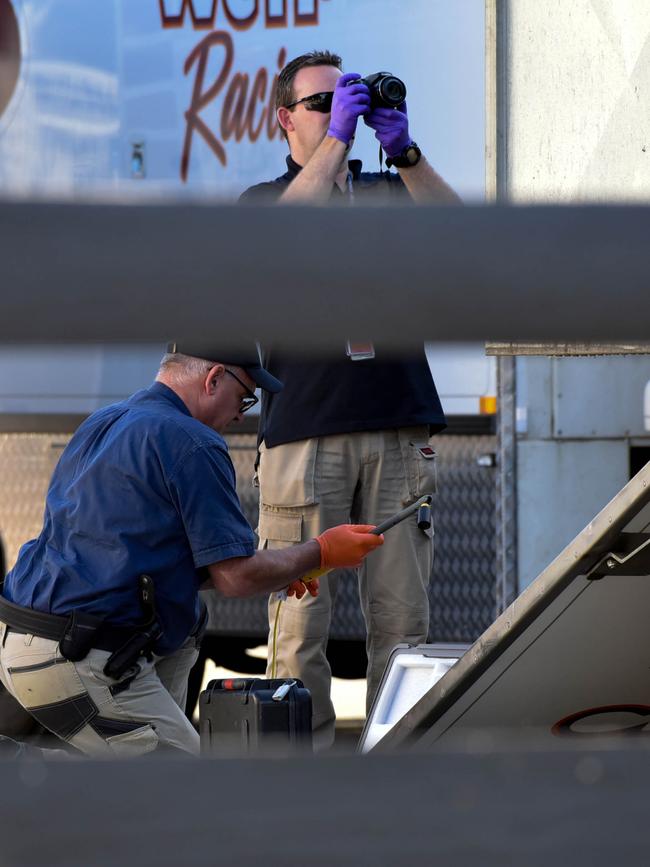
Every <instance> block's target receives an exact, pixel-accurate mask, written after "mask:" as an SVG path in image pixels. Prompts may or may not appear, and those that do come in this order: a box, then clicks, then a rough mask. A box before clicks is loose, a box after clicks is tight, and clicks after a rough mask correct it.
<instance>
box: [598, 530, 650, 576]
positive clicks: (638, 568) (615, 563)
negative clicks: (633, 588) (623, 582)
mask: <svg viewBox="0 0 650 867" xmlns="http://www.w3.org/2000/svg"><path fill="white" fill-rule="evenodd" d="M616 541H617V550H616V552H614V551H610V552H609V554H606V555H605V556H604V557H603V558H602V559H601V560H599V561H598V563H596V565H595V566H594V568H593V569H591V571H589V572H588V573H587V578H589V579H590V580H597V579H599V578H604V577H605V576H606V575H645V574H650V533H621V534H620V536H619V537H618V539H617V540H616Z"/></svg>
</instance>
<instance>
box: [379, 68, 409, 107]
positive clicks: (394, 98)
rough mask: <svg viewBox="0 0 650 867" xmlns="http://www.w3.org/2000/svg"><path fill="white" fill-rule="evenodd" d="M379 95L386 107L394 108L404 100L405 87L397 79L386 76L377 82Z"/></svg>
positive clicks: (392, 76)
mask: <svg viewBox="0 0 650 867" xmlns="http://www.w3.org/2000/svg"><path fill="white" fill-rule="evenodd" d="M379 94H380V96H381V98H382V100H383V101H384V103H385V104H386V105H388V106H391V107H395V106H398V105H401V104H402V103H403V102H404V100H405V99H406V87H405V86H404V82H403V81H400V79H399V78H396V77H395V76H394V75H387V76H386V77H385V78H383V79H382V80H381V81H380V82H379Z"/></svg>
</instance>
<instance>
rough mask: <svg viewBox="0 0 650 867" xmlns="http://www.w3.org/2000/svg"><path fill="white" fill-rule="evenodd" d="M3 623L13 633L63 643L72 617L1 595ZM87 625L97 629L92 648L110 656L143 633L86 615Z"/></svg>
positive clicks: (0, 618) (0, 608)
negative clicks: (17, 603)
mask: <svg viewBox="0 0 650 867" xmlns="http://www.w3.org/2000/svg"><path fill="white" fill-rule="evenodd" d="M0 620H1V621H2V622H3V623H6V624H7V626H9V627H10V628H11V630H12V631H13V632H20V633H22V634H25V635H36V636H38V637H39V638H49V639H50V640H51V641H59V642H60V641H61V639H62V638H63V636H64V635H65V633H66V631H67V630H68V628H69V626H70V617H61V616H59V615H58V614H46V613H44V612H43V611H35V610H34V609H33V608H24V607H23V606H22V605H16V604H15V603H14V602H9V600H8V599H5V598H4V597H2V596H0ZM84 622H85V623H88V624H89V626H90V627H91V628H92V629H93V636H92V643H91V646H92V647H94V648H95V649H96V650H107V651H109V652H110V653H114V652H115V651H116V650H119V649H120V648H122V647H123V646H124V644H126V642H127V641H129V640H130V639H131V638H133V636H134V635H138V634H140V632H141V631H142V630H141V629H138V628H137V627H135V626H115V625H111V624H108V623H105V622H104V621H102V620H100V619H99V618H98V617H91V616H90V615H84Z"/></svg>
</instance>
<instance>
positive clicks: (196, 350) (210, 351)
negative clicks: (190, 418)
mask: <svg viewBox="0 0 650 867" xmlns="http://www.w3.org/2000/svg"><path fill="white" fill-rule="evenodd" d="M167 352H168V353H169V354H172V355H173V354H174V353H176V352H180V353H181V354H182V355H191V356H192V357H193V358H204V359H205V360H206V361H214V362H215V364H216V363H217V362H219V363H221V364H229V365H231V366H232V367H241V368H243V369H244V370H245V371H246V373H247V374H248V375H249V376H250V378H251V379H252V380H253V382H254V383H255V384H256V385H257V386H259V388H262V389H264V391H268V392H270V393H271V394H277V393H278V392H279V391H282V389H283V388H284V385H283V384H282V383H281V382H280V380H279V379H276V378H275V376H273V375H272V374H270V373H269V372H268V370H266V368H264V367H262V363H261V361H260V354H259V350H258V348H257V347H256V346H254V347H253V348H252V349H250V350H242V351H238V352H233V351H232V350H226V351H225V352H223V351H222V350H220V349H215V348H214V347H209V346H199V345H197V344H193V343H191V342H185V341H179V342H173V343H168V344H167Z"/></svg>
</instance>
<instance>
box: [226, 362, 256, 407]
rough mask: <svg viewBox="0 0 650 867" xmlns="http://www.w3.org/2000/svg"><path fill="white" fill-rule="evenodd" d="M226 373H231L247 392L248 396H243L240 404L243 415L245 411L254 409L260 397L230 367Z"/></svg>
mask: <svg viewBox="0 0 650 867" xmlns="http://www.w3.org/2000/svg"><path fill="white" fill-rule="evenodd" d="M226 373H229V374H230V375H231V376H232V377H233V379H236V380H237V382H238V383H239V384H240V385H241V387H242V388H243V389H244V391H245V392H246V397H242V399H241V403H240V404H239V411H240V413H241V414H242V415H243V414H244V413H245V412H248V410H249V409H252V408H253V407H254V406H255V404H256V403H259V398H258V397H257V395H256V394H255V393H254V392H252V391H251V390H250V388H249V387H248V386H247V385H246V383H245V382H242V381H241V379H240V378H239V377H238V376H237V374H236V373H233V372H232V370H228V368H226Z"/></svg>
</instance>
